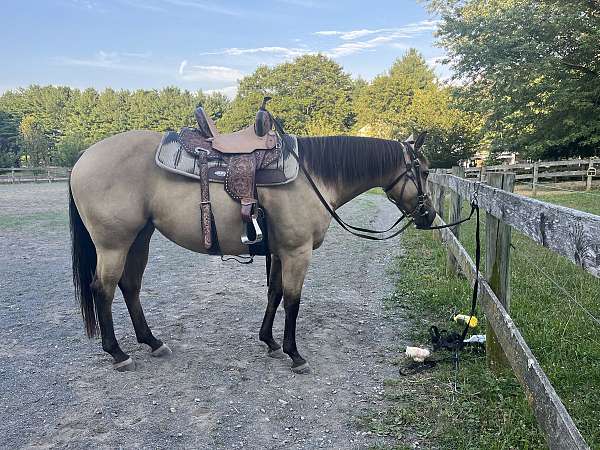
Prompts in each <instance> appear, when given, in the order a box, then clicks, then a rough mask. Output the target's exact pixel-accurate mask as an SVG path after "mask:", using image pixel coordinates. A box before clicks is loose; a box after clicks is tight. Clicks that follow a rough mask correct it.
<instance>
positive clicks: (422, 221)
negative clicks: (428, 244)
mask: <svg viewBox="0 0 600 450" xmlns="http://www.w3.org/2000/svg"><path fill="white" fill-rule="evenodd" d="M425 136H426V133H421V134H420V135H419V136H418V137H417V139H416V140H414V141H413V140H412V139H411V138H409V139H408V140H407V141H404V142H402V147H403V151H404V164H403V165H402V166H401V167H399V168H398V171H397V172H396V173H395V174H394V178H393V179H392V181H391V182H390V184H388V185H387V187H385V188H384V190H385V193H386V194H387V196H388V198H389V199H390V201H391V202H392V203H394V204H395V205H396V206H397V207H398V208H399V209H400V211H402V212H403V213H404V214H406V215H407V216H410V217H412V218H413V219H414V221H415V225H416V226H417V228H428V227H429V226H431V224H432V223H433V220H434V219H435V215H436V211H435V209H434V207H433V205H432V203H431V198H430V197H429V190H428V187H427V176H428V175H429V162H428V161H427V158H425V156H424V155H423V153H421V151H420V150H419V149H420V148H421V147H422V146H423V142H425Z"/></svg>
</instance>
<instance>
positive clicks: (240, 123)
mask: <svg viewBox="0 0 600 450" xmlns="http://www.w3.org/2000/svg"><path fill="white" fill-rule="evenodd" d="M353 92H354V83H353V82H352V79H351V78H350V75H348V74H346V73H344V71H343V69H342V67H341V66H340V65H339V64H337V63H336V62H334V61H333V60H331V59H329V58H327V57H325V56H323V55H305V56H301V57H299V58H297V59H295V60H294V61H293V62H288V63H284V64H280V65H278V66H275V67H273V68H269V67H267V66H260V67H258V68H257V69H256V71H255V72H254V73H253V74H252V75H249V76H247V77H245V78H243V79H242V80H241V81H240V86H239V90H238V94H237V96H236V98H235V100H234V101H233V102H232V104H231V107H230V109H229V110H228V111H227V112H226V113H225V114H224V115H223V118H222V119H221V121H220V124H221V126H222V128H223V129H225V130H236V129H240V128H242V127H244V126H246V125H248V123H251V122H252V120H254V115H255V113H256V110H257V109H258V107H259V106H260V104H261V103H262V98H263V97H264V96H266V95H268V96H271V97H273V100H272V101H271V103H269V109H270V110H271V111H272V112H273V114H274V115H275V116H277V117H278V118H279V119H280V120H281V121H282V124H283V125H284V127H285V129H286V131H288V132H290V133H295V134H309V133H312V132H319V133H320V132H323V131H325V132H327V133H330V134H338V133H343V132H347V131H349V130H350V128H351V127H352V125H353V124H354V112H353V110H352V94H353Z"/></svg>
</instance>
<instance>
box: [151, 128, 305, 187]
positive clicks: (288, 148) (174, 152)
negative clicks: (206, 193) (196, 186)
mask: <svg viewBox="0 0 600 450" xmlns="http://www.w3.org/2000/svg"><path fill="white" fill-rule="evenodd" d="M281 141H282V149H281V150H282V151H280V152H279V158H277V160H275V161H270V159H269V158H264V159H263V161H262V164H259V165H258V167H259V169H257V170H256V180H255V182H256V185H257V186H277V185H282V184H287V183H290V182H292V181H294V180H295V179H296V177H297V176H298V161H296V158H292V157H291V156H290V154H289V152H294V153H295V154H296V155H298V141H297V139H296V136H293V135H289V134H286V135H285V136H283V138H282V140H281ZM211 156H212V155H211ZM230 156H233V155H223V157H222V158H212V157H211V158H209V161H208V178H209V181H212V182H215V183H225V179H226V175H227V168H228V161H229V157H230ZM155 162H156V165H157V166H158V167H161V168H163V169H165V170H168V171H169V172H173V173H176V174H179V175H183V176H185V177H189V178H194V179H196V180H199V179H200V168H199V166H198V157H197V156H194V155H192V154H190V153H189V152H188V151H186V150H185V149H184V148H183V147H182V145H181V143H180V142H179V133H177V132H175V131H168V132H166V133H165V134H164V135H163V138H162V140H161V141H160V144H159V145H158V148H157V149H156V156H155Z"/></svg>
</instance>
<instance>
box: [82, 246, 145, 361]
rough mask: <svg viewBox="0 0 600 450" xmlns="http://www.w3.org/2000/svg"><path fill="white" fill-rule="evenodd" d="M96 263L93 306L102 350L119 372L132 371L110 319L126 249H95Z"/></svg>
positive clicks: (128, 358) (129, 359)
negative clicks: (98, 326)
mask: <svg viewBox="0 0 600 450" xmlns="http://www.w3.org/2000/svg"><path fill="white" fill-rule="evenodd" d="M96 251H97V255H98V262H97V267H96V275H95V276H94V281H93V282H92V291H93V293H94V304H95V306H96V312H97V314H98V324H99V325H100V333H101V335H102V349H103V350H104V351H105V352H107V353H109V354H110V355H111V356H112V357H113V358H114V363H113V366H114V368H115V369H117V370H119V371H125V370H134V369H135V364H134V362H133V360H132V359H131V358H130V357H129V355H127V354H126V353H125V352H123V350H121V348H120V347H119V343H118V342H117V338H116V337H115V330H114V326H113V317H112V303H113V299H114V295H115V289H116V287H117V283H118V282H119V279H120V278H121V275H122V273H123V267H124V265H125V258H126V257H127V249H102V248H98V247H97V248H96Z"/></svg>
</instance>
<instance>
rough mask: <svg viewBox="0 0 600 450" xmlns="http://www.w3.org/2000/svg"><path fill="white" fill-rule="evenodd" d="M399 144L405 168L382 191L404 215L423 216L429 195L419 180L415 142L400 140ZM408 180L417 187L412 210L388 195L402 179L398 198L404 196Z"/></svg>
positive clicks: (419, 173) (418, 164) (419, 171)
mask: <svg viewBox="0 0 600 450" xmlns="http://www.w3.org/2000/svg"><path fill="white" fill-rule="evenodd" d="M400 144H401V145H402V148H403V152H404V162H405V165H406V169H405V170H404V172H402V173H401V174H400V175H398V176H397V177H396V178H394V181H392V182H391V183H390V184H388V185H387V187H385V188H384V189H383V191H384V192H385V195H386V196H387V198H388V200H389V201H390V202H392V203H393V204H394V205H396V207H397V208H398V209H399V210H400V211H401V212H402V214H404V215H405V216H409V217H412V218H413V220H414V219H415V218H417V217H419V216H420V217H425V216H426V215H427V214H428V212H427V203H426V201H427V199H428V197H429V196H428V195H427V194H426V193H425V191H424V190H423V184H422V182H421V175H422V173H421V161H420V160H419V155H418V154H417V151H416V150H415V147H414V145H415V143H414V142H413V141H405V142H400ZM409 180H410V181H412V182H413V184H414V185H415V188H416V189H417V205H416V206H415V207H414V209H413V210H412V211H406V210H405V209H404V208H402V207H401V206H400V204H399V203H398V202H397V201H396V200H394V199H393V198H392V197H391V196H390V191H391V190H392V189H394V187H396V185H397V184H398V183H400V181H404V183H403V184H402V188H401V189H400V198H402V197H404V190H405V189H406V183H408V181H409Z"/></svg>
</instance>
